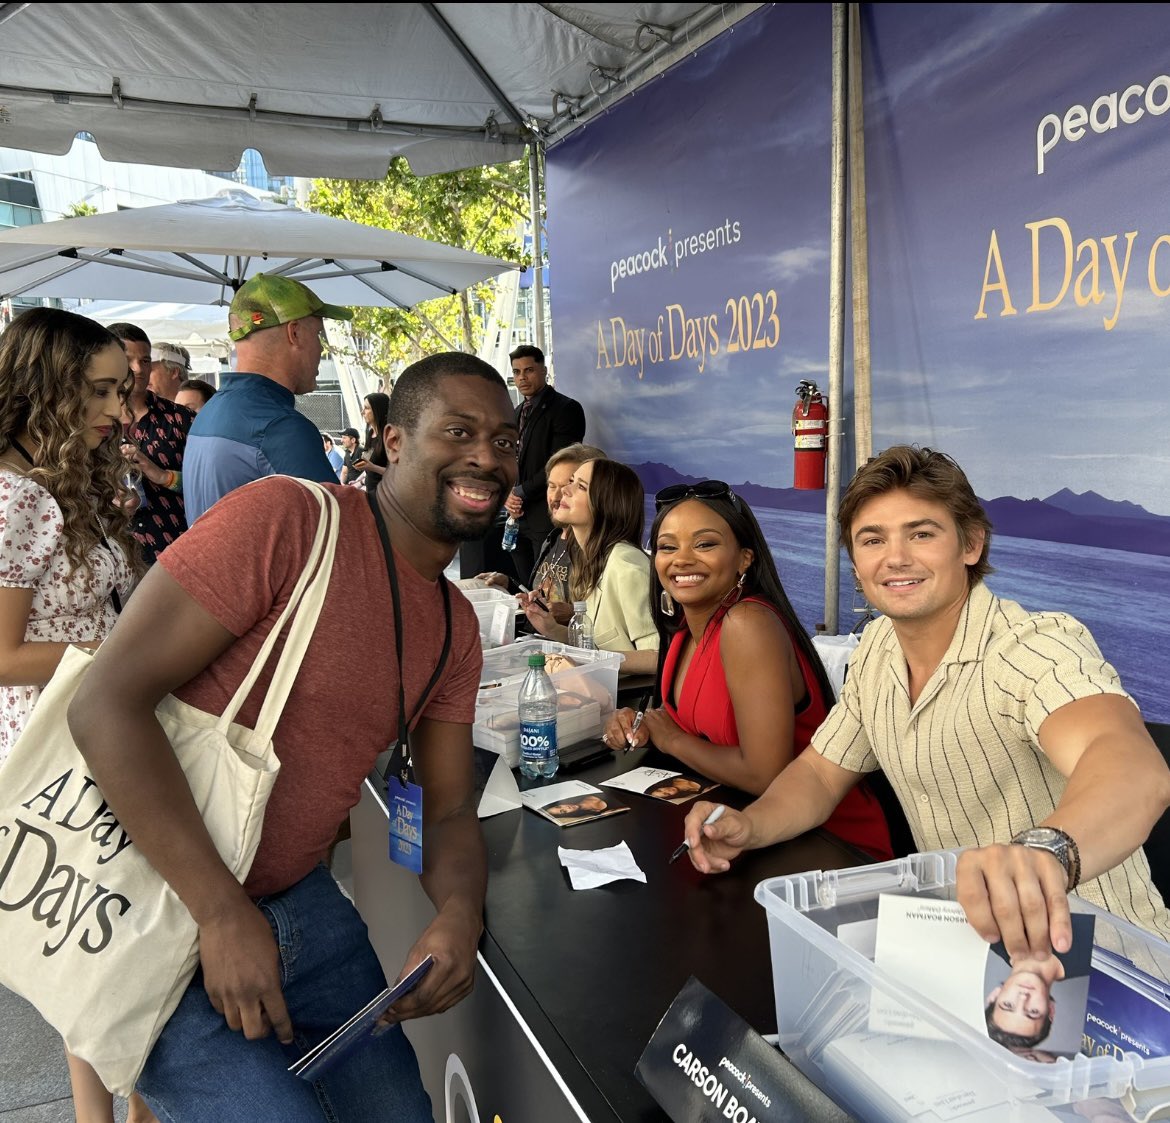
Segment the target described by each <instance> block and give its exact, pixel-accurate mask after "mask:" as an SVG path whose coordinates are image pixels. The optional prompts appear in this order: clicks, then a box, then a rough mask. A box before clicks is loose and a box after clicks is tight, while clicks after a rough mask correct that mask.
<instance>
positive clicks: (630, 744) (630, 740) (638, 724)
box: [626, 694, 653, 752]
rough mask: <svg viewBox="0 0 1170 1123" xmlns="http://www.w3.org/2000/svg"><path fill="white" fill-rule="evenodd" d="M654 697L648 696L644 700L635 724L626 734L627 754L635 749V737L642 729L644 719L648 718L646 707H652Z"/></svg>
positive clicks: (635, 718)
mask: <svg viewBox="0 0 1170 1123" xmlns="http://www.w3.org/2000/svg"><path fill="white" fill-rule="evenodd" d="M652 697H653V695H651V694H647V695H646V697H645V698H643V699H642V704H641V705H640V706H639V707H638V712H637V713H636V714H635V715H634V724H633V725H631V726H630V731H629V733H627V734H626V752H629V751H630V750H631V749H633V747H634V736H635V735H636V734H637V732H638V730H639V729H641V728H642V719H643V718H644V717H645V716H646V707H647V706H648V705H650V699H651V698H652Z"/></svg>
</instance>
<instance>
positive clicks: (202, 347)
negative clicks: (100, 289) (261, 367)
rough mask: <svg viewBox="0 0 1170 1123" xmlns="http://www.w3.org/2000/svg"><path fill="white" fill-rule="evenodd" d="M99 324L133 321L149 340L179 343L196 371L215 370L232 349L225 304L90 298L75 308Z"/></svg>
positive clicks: (130, 322)
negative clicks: (185, 350)
mask: <svg viewBox="0 0 1170 1123" xmlns="http://www.w3.org/2000/svg"><path fill="white" fill-rule="evenodd" d="M75 311H77V312H80V313H81V315H83V316H88V317H89V318H90V319H91V320H97V322H98V323H99V324H105V325H106V326H107V327H108V326H109V325H110V324H118V323H129V324H136V325H137V326H138V327H140V328H142V330H143V331H144V332H146V334H147V336H149V338H150V340H151V342H152V343H163V342H166V343H181V344H182V345H183V346H184V347H186V348H187V350H188V351H189V352H190V354H191V364H192V370H193V371H194V372H195V373H196V374H205V373H216V372H218V371H219V370H220V366H221V362H227V361H228V359H229V358H230V356H231V353H232V341H231V339H230V338H229V337H228V317H227V309H226V308H216V307H213V306H211V305H206V304H175V303H170V302H164V303H156V302H151V301H117V300H93V301H88V302H85V303H83V304H81V305H80V307H78V308H76V309H75Z"/></svg>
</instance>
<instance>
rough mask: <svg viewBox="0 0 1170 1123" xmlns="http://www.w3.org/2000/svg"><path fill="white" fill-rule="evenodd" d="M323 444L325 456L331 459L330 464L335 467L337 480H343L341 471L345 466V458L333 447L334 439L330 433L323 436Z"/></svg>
mask: <svg viewBox="0 0 1170 1123" xmlns="http://www.w3.org/2000/svg"><path fill="white" fill-rule="evenodd" d="M321 444H322V445H324V446H325V455H326V456H327V457H328V459H329V463H330V464H332V465H333V471H334V472H336V473H337V478H338V479H341V469H342V467H343V466H344V464H345V457H344V456H342V455H341V453H340V452H338V451H337V449H336V448H334V447H333V438H332V437H331V436H330V435H329V434H328V433H322V434H321Z"/></svg>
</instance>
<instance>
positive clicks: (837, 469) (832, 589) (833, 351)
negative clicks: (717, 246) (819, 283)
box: [824, 4, 848, 636]
mask: <svg viewBox="0 0 1170 1123" xmlns="http://www.w3.org/2000/svg"><path fill="white" fill-rule="evenodd" d="M847 8H848V5H847V4H834V5H833V144H832V150H831V157H830V174H829V403H830V407H831V408H830V411H829V449H828V452H829V464H828V473H827V475H828V478H827V479H826V481H825V620H824V631H825V633H826V634H827V635H830V636H835V635H837V633H838V628H837V602H838V600H839V599H840V580H841V555H840V547H839V546H838V543H837V509H838V507H839V506H840V502H841V431H842V418H841V414H842V412H843V411H842V408H841V407H842V402H843V393H844V386H845V221H846V215H845V140H846V137H845V126H846V121H845V104H846V102H845V54H846V44H845V38H846V9H847Z"/></svg>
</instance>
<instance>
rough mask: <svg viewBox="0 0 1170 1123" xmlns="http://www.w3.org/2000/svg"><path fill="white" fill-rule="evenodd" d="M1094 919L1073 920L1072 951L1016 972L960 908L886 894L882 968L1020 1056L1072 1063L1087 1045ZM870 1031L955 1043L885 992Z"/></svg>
mask: <svg viewBox="0 0 1170 1123" xmlns="http://www.w3.org/2000/svg"><path fill="white" fill-rule="evenodd" d="M1094 919H1095V918H1094V917H1092V916H1089V915H1086V914H1083V913H1073V915H1072V925H1073V945H1072V949H1071V950H1070V951H1067V952H1063V953H1059V954H1054V955H1049V956H1047V957H1046V958H1044V959H1021V958H1019V957H1017V959H1016V961H1015V962H1014V963H1009V962H1008V957H1007V952H1006V951H1005V949H1004V946H1003V944H1002V942H1001V943H996V944H990V945H989V944H987V943H986V941H984V940H983V938H982V937H981V936H980V935H979V933H978V932H976V931H975V929H974V928H972V927H971V926H970V924H968V923H967V918H966V916H965V914H964V912H963V907H962V905H960V904H959V903H958V901H946V900H935V899H931V898H922V897H904V896H898V895H896V894H882V895H881V896H880V897H879V898H878V918H877V933H876V944H875V950H874V964H875V966H877V967H878V968H879V969H880V970H882V971H883V972H885V973H886V974H887V975H889V976H891V977H892V978H894V979H897V980H898V981H899V982H901V983H903V984H904V985H906V986H907V987H912V988H913V989H914V990H916V991H918V992H919V993H920V994H922V995H923V996H924V997H925V998H928V999H929V1000H930V1001H931V1002H933V1003H935V1004H936V1005H938V1006H941V1007H942V1008H943V1009H944V1010H946V1011H947V1012H948V1013H949V1014H951V1016H952V1017H955V1018H957V1019H958V1020H959V1021H961V1022H964V1023H965V1024H967V1025H969V1026H971V1027H972V1028H974V1029H978V1030H980V1031H981V1032H983V1033H985V1034H987V1036H988V1037H989V1038H991V1040H992V1041H996V1042H998V1043H999V1044H1001V1045H1003V1046H1005V1047H1006V1048H1008V1049H1010V1050H1011V1051H1012V1052H1013V1053H1015V1054H1017V1055H1018V1056H1022V1057H1025V1058H1027V1059H1030V1060H1038V1061H1051V1060H1054V1059H1055V1058H1057V1057H1072V1056H1075V1055H1076V1054H1077V1053H1079V1052H1080V1050H1081V1045H1082V1033H1083V1029H1084V1025H1085V1007H1086V1003H1087V1001H1088V995H1089V964H1090V960H1091V958H1092V954H1093V925H1094ZM869 1029H870V1030H871V1031H874V1030H876V1031H881V1032H885V1033H894V1034H899V1035H903V1036H907V1037H918V1038H934V1039H941V1038H945V1037H946V1036H947V1034H946V1033H945V1032H944V1031H943V1030H941V1029H940V1028H939V1027H937V1026H935V1025H932V1024H930V1023H929V1022H927V1021H926V1020H924V1019H923V1018H920V1017H918V1016H916V1015H915V1014H914V1013H912V1012H911V1011H909V1010H907V1009H906V1008H905V1007H904V1006H902V1005H901V1003H899V1002H897V1001H896V1000H895V999H893V998H892V997H890V996H889V995H886V994H883V993H882V992H881V991H880V990H878V989H875V990H874V992H873V998H872V1003H871V1006H870V1014H869Z"/></svg>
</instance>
